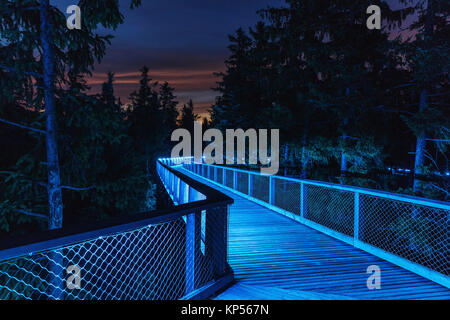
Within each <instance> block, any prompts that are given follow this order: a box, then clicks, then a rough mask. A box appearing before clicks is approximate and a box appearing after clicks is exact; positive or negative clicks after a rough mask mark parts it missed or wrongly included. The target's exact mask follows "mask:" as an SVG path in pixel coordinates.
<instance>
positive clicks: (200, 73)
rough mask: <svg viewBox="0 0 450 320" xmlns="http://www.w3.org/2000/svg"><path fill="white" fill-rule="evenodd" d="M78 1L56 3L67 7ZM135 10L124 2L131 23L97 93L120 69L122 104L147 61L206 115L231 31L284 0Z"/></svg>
mask: <svg viewBox="0 0 450 320" xmlns="http://www.w3.org/2000/svg"><path fill="white" fill-rule="evenodd" d="M74 2H75V3H76V1H74V0H58V1H54V3H55V4H56V3H57V5H58V7H60V8H61V10H64V11H65V8H66V7H67V6H68V5H70V4H74ZM142 2H143V4H142V6H141V7H139V8H138V9H135V10H129V9H128V7H129V0H120V3H121V6H122V7H123V9H122V12H123V13H124V15H125V23H124V24H123V25H121V26H120V27H119V28H118V29H117V30H116V31H115V32H109V33H110V34H112V35H114V37H115V38H114V39H113V40H112V45H111V46H110V47H109V48H108V49H107V53H106V56H105V58H104V59H103V61H102V63H101V64H100V65H97V66H96V68H95V70H94V75H93V78H92V79H91V80H90V81H89V83H90V85H91V86H92V90H93V91H94V92H97V91H98V90H99V89H100V88H101V84H102V83H103V82H104V80H105V79H106V76H105V74H106V73H107V72H108V71H112V72H115V73H116V86H115V89H116V95H118V96H120V97H121V100H122V102H124V103H126V102H127V101H128V96H129V94H130V93H131V92H132V91H133V90H136V89H137V88H138V81H139V80H138V79H139V69H140V68H141V67H142V66H144V65H146V66H148V67H149V68H150V72H151V76H152V78H153V79H154V80H157V81H161V82H162V81H168V82H169V83H170V84H171V86H172V87H175V89H176V91H175V94H176V96H177V100H178V101H180V102H181V103H184V102H186V101H187V100H189V98H192V99H193V101H194V104H195V106H196V112H198V113H200V114H203V115H205V112H206V109H207V108H208V107H210V106H211V105H212V104H213V102H214V98H215V96H216V95H217V93H216V92H214V91H212V90H211V88H212V87H215V82H216V81H217V80H218V79H217V78H216V77H214V76H213V72H218V71H223V70H224V69H225V65H224V61H225V59H226V58H227V57H228V49H227V46H228V44H229V42H228V35H229V34H232V33H234V32H235V31H236V30H237V29H238V28H239V27H243V28H245V29H247V28H248V27H251V26H254V25H255V23H256V22H257V21H258V20H259V16H258V15H257V13H256V11H257V10H259V9H263V8H266V7H267V6H268V5H275V6H281V5H282V4H283V3H284V1H282V0H232V1H223V0H189V1H186V0H143V1H142Z"/></svg>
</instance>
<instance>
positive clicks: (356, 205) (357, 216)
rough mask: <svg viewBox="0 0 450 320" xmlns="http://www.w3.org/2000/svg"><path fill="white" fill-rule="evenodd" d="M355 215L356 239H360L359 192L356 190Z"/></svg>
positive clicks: (354, 228) (354, 232) (354, 231)
mask: <svg viewBox="0 0 450 320" xmlns="http://www.w3.org/2000/svg"><path fill="white" fill-rule="evenodd" d="M354 215H355V216H354V219H355V221H354V225H353V236H354V239H355V240H359V192H355V209H354Z"/></svg>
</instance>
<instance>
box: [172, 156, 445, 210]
mask: <svg viewBox="0 0 450 320" xmlns="http://www.w3.org/2000/svg"><path fill="white" fill-rule="evenodd" d="M192 158H193V157H186V159H187V160H192ZM183 160H184V158H180V161H181V162H182V161H183ZM192 163H194V164H202V165H206V166H210V167H216V168H221V169H224V168H225V169H227V170H232V171H236V172H242V173H246V174H252V175H257V176H265V177H272V178H273V179H281V180H286V181H294V182H301V183H304V184H307V185H314V186H318V187H327V188H332V189H337V190H342V191H351V192H356V193H360V194H366V195H371V196H376V197H380V198H386V199H392V200H398V201H403V202H408V203H414V204H420V205H425V206H431V207H435V208H440V209H444V210H450V202H446V201H441V200H435V199H427V198H423V197H417V196H411V195H406V194H395V193H391V192H388V191H381V190H376V189H369V188H363V187H354V186H348V185H342V184H338V183H332V182H323V181H317V180H310V179H299V178H290V177H283V176H277V175H264V174H261V173H259V172H256V171H251V170H244V169H239V168H235V167H230V166H226V165H215V164H208V163H205V162H195V161H194V162H192Z"/></svg>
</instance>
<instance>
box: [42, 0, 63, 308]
mask: <svg viewBox="0 0 450 320" xmlns="http://www.w3.org/2000/svg"><path fill="white" fill-rule="evenodd" d="M40 19H41V45H42V61H43V65H44V101H45V118H46V148H47V170H48V171H47V174H48V181H47V192H48V205H49V216H48V228H49V229H50V230H51V229H59V228H62V224H63V202H62V192H61V178H60V169H59V160H58V141H57V138H56V130H57V128H56V102H55V93H54V82H55V73H54V69H55V61H54V55H53V47H52V38H51V30H52V22H51V17H50V9H49V0H41V4H40ZM61 253H62V252H61ZM48 258H49V274H48V281H49V283H50V286H49V288H48V290H49V291H48V294H49V298H50V299H55V300H61V299H64V281H63V279H64V274H63V270H64V267H63V262H64V261H63V260H64V259H63V255H62V254H58V252H56V251H53V252H50V253H49V255H48Z"/></svg>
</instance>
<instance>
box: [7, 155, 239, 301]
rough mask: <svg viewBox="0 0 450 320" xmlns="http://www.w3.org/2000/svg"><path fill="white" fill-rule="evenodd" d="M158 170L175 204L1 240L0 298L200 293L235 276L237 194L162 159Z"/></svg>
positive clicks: (176, 296)
mask: <svg viewBox="0 0 450 320" xmlns="http://www.w3.org/2000/svg"><path fill="white" fill-rule="evenodd" d="M157 172H158V174H159V177H160V179H161V181H162V183H163V184H164V186H165V187H166V189H167V191H168V192H169V194H171V196H175V197H176V198H177V199H174V197H172V199H174V202H175V204H177V205H176V206H174V207H172V208H168V209H164V210H158V211H153V212H146V213H140V214H133V215H131V216H126V217H121V218H116V219H111V220H108V221H103V222H96V223H92V224H88V225H78V226H73V227H69V228H67V227H65V228H62V229H59V230H51V231H44V232H39V233H36V234H34V235H31V236H29V237H23V238H20V239H17V238H16V239H6V240H5V241H1V242H0V299H42V298H43V299H58V300H59V299H95V300H98V299H108V300H110V299H180V298H183V297H190V298H195V297H200V296H202V297H207V296H208V295H211V294H212V293H214V292H216V291H217V290H220V289H222V287H223V286H224V285H226V284H227V283H229V282H230V281H232V279H233V274H232V271H231V270H230V267H229V265H228V256H227V235H228V233H227V227H228V223H227V222H228V206H229V205H230V204H232V203H233V199H231V198H230V197H228V196H226V195H224V194H223V193H221V192H219V191H217V190H215V189H214V188H211V187H209V186H207V185H205V184H202V183H201V182H198V181H196V180H194V179H191V178H190V177H188V176H186V175H184V174H183V173H181V172H179V171H177V170H175V169H173V168H171V167H170V166H168V165H166V164H165V163H163V161H161V160H158V161H157ZM175 200H177V201H175ZM203 229H204V230H205V234H204V235H201V233H202V231H203ZM201 245H203V248H202V247H201ZM76 270H79V271H78V272H77V271H76ZM71 272H72V275H74V276H75V275H77V276H78V277H81V276H80V274H82V275H84V276H85V278H83V280H81V278H80V280H81V281H82V283H83V285H82V286H79V287H77V288H76V289H77V290H73V288H72V285H73V283H70V282H69V281H72V280H69V279H70V278H73V277H72V276H70V274H71ZM73 272H75V273H73ZM68 274H69V275H68ZM67 277H69V278H67ZM113 279H115V281H112V280H113Z"/></svg>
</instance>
